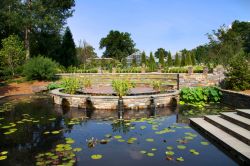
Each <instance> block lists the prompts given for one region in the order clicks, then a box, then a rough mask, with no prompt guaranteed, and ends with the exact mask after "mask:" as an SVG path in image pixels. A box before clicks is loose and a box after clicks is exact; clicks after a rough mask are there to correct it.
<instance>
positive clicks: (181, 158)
mask: <svg viewBox="0 0 250 166" xmlns="http://www.w3.org/2000/svg"><path fill="white" fill-rule="evenodd" d="M176 160H177V161H181V162H182V161H184V158H183V157H178V158H176Z"/></svg>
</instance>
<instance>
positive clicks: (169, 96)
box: [50, 89, 179, 110]
mask: <svg viewBox="0 0 250 166" xmlns="http://www.w3.org/2000/svg"><path fill="white" fill-rule="evenodd" d="M50 94H51V96H52V98H53V101H54V103H55V104H59V105H68V106H70V107H78V108H90V107H91V108H93V109H97V110H105V109H108V110H115V109H117V107H118V96H89V95H69V94H65V93H62V92H60V89H55V90H52V91H51V92H50ZM152 97H153V98H154V102H155V105H156V107H166V106H173V105H176V103H177V102H178V101H179V91H173V92H169V93H164V94H156V95H140V96H124V97H123V102H124V107H125V109H132V110H140V109H146V108H150V104H151V102H152Z"/></svg>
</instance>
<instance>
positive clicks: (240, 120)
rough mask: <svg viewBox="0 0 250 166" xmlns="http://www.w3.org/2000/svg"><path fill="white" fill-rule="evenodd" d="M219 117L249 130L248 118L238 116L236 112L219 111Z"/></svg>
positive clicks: (249, 120)
mask: <svg viewBox="0 0 250 166" xmlns="http://www.w3.org/2000/svg"><path fill="white" fill-rule="evenodd" d="M221 117H222V118H224V119H226V120H228V121H230V122H232V123H234V124H237V125H239V126H241V127H243V128H245V129H247V130H250V119H248V118H245V117H243V116H240V115H238V114H237V113H236V112H223V113H221Z"/></svg>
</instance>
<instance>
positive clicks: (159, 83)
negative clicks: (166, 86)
mask: <svg viewBox="0 0 250 166" xmlns="http://www.w3.org/2000/svg"><path fill="white" fill-rule="evenodd" d="M162 85H163V82H162V81H153V82H152V83H151V86H152V87H153V89H154V90H161V88H162Z"/></svg>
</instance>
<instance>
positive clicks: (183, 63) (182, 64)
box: [181, 54, 186, 66]
mask: <svg viewBox="0 0 250 166" xmlns="http://www.w3.org/2000/svg"><path fill="white" fill-rule="evenodd" d="M185 65H186V55H185V54H181V66H185Z"/></svg>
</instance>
